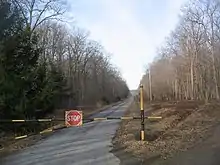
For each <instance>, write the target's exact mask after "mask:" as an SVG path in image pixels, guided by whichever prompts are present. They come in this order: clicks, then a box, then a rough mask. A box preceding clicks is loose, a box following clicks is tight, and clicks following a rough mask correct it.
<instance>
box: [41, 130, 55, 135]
mask: <svg viewBox="0 0 220 165" xmlns="http://www.w3.org/2000/svg"><path fill="white" fill-rule="evenodd" d="M49 132H53V129H46V130H43V131H41V132H40V134H44V133H49Z"/></svg>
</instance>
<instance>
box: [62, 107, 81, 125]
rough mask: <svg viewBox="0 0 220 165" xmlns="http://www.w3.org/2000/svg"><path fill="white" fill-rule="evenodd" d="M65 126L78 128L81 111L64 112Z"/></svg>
mask: <svg viewBox="0 0 220 165" xmlns="http://www.w3.org/2000/svg"><path fill="white" fill-rule="evenodd" d="M65 124H66V126H80V125H82V111H76V110H71V111H65Z"/></svg>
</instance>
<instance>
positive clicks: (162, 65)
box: [141, 0, 220, 101]
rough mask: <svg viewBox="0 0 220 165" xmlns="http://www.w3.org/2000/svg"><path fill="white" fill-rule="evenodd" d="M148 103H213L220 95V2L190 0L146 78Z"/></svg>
mask: <svg viewBox="0 0 220 165" xmlns="http://www.w3.org/2000/svg"><path fill="white" fill-rule="evenodd" d="M141 83H143V85H144V88H145V92H146V99H147V100H205V101H208V100H212V99H215V100H216V99H217V100H218V99H219V97H220V96H219V95H220V94H219V92H220V1H219V0H191V2H189V3H187V4H186V5H184V6H183V7H182V12H181V16H180V18H179V23H178V25H177V26H176V28H175V30H174V31H173V32H172V33H171V34H170V36H169V37H167V38H166V41H165V43H164V45H163V46H162V47H161V48H159V49H158V52H157V57H156V58H155V60H154V61H153V62H152V63H151V64H150V65H149V66H148V68H147V70H146V74H145V75H144V76H143V78H142V80H141Z"/></svg>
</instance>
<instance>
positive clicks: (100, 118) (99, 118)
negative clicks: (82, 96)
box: [94, 117, 107, 121]
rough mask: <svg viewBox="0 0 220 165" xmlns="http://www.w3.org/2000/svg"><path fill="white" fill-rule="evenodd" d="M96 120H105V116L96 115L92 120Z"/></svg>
mask: <svg viewBox="0 0 220 165" xmlns="http://www.w3.org/2000/svg"><path fill="white" fill-rule="evenodd" d="M96 120H107V117H96V118H94V121H96Z"/></svg>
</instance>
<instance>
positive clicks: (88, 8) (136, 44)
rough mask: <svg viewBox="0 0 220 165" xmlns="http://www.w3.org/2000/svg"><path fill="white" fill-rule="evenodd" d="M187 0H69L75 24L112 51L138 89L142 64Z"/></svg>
mask: <svg viewBox="0 0 220 165" xmlns="http://www.w3.org/2000/svg"><path fill="white" fill-rule="evenodd" d="M186 1H187V0H69V4H70V6H69V7H70V12H71V15H72V16H73V17H74V20H75V23H74V24H76V25H77V26H79V27H82V28H84V29H86V30H88V31H90V34H91V35H90V38H91V39H94V40H96V41H99V42H100V43H101V44H102V45H103V46H104V47H105V49H106V50H107V51H108V52H110V53H112V54H113V57H112V63H113V64H115V65H116V66H117V67H118V68H119V69H120V71H121V73H122V76H123V78H124V79H125V80H126V82H127V84H128V86H129V88H130V89H137V87H138V85H139V82H140V79H141V77H142V76H143V74H144V71H145V67H144V66H145V65H147V64H148V63H149V62H151V61H152V60H153V58H154V57H155V55H156V49H157V48H158V47H159V46H160V45H161V44H162V42H164V39H165V37H166V36H168V35H169V33H170V32H171V30H173V29H174V28H175V25H176V24H177V22H178V14H179V13H180V7H181V5H182V4H183V3H185V2H186Z"/></svg>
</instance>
